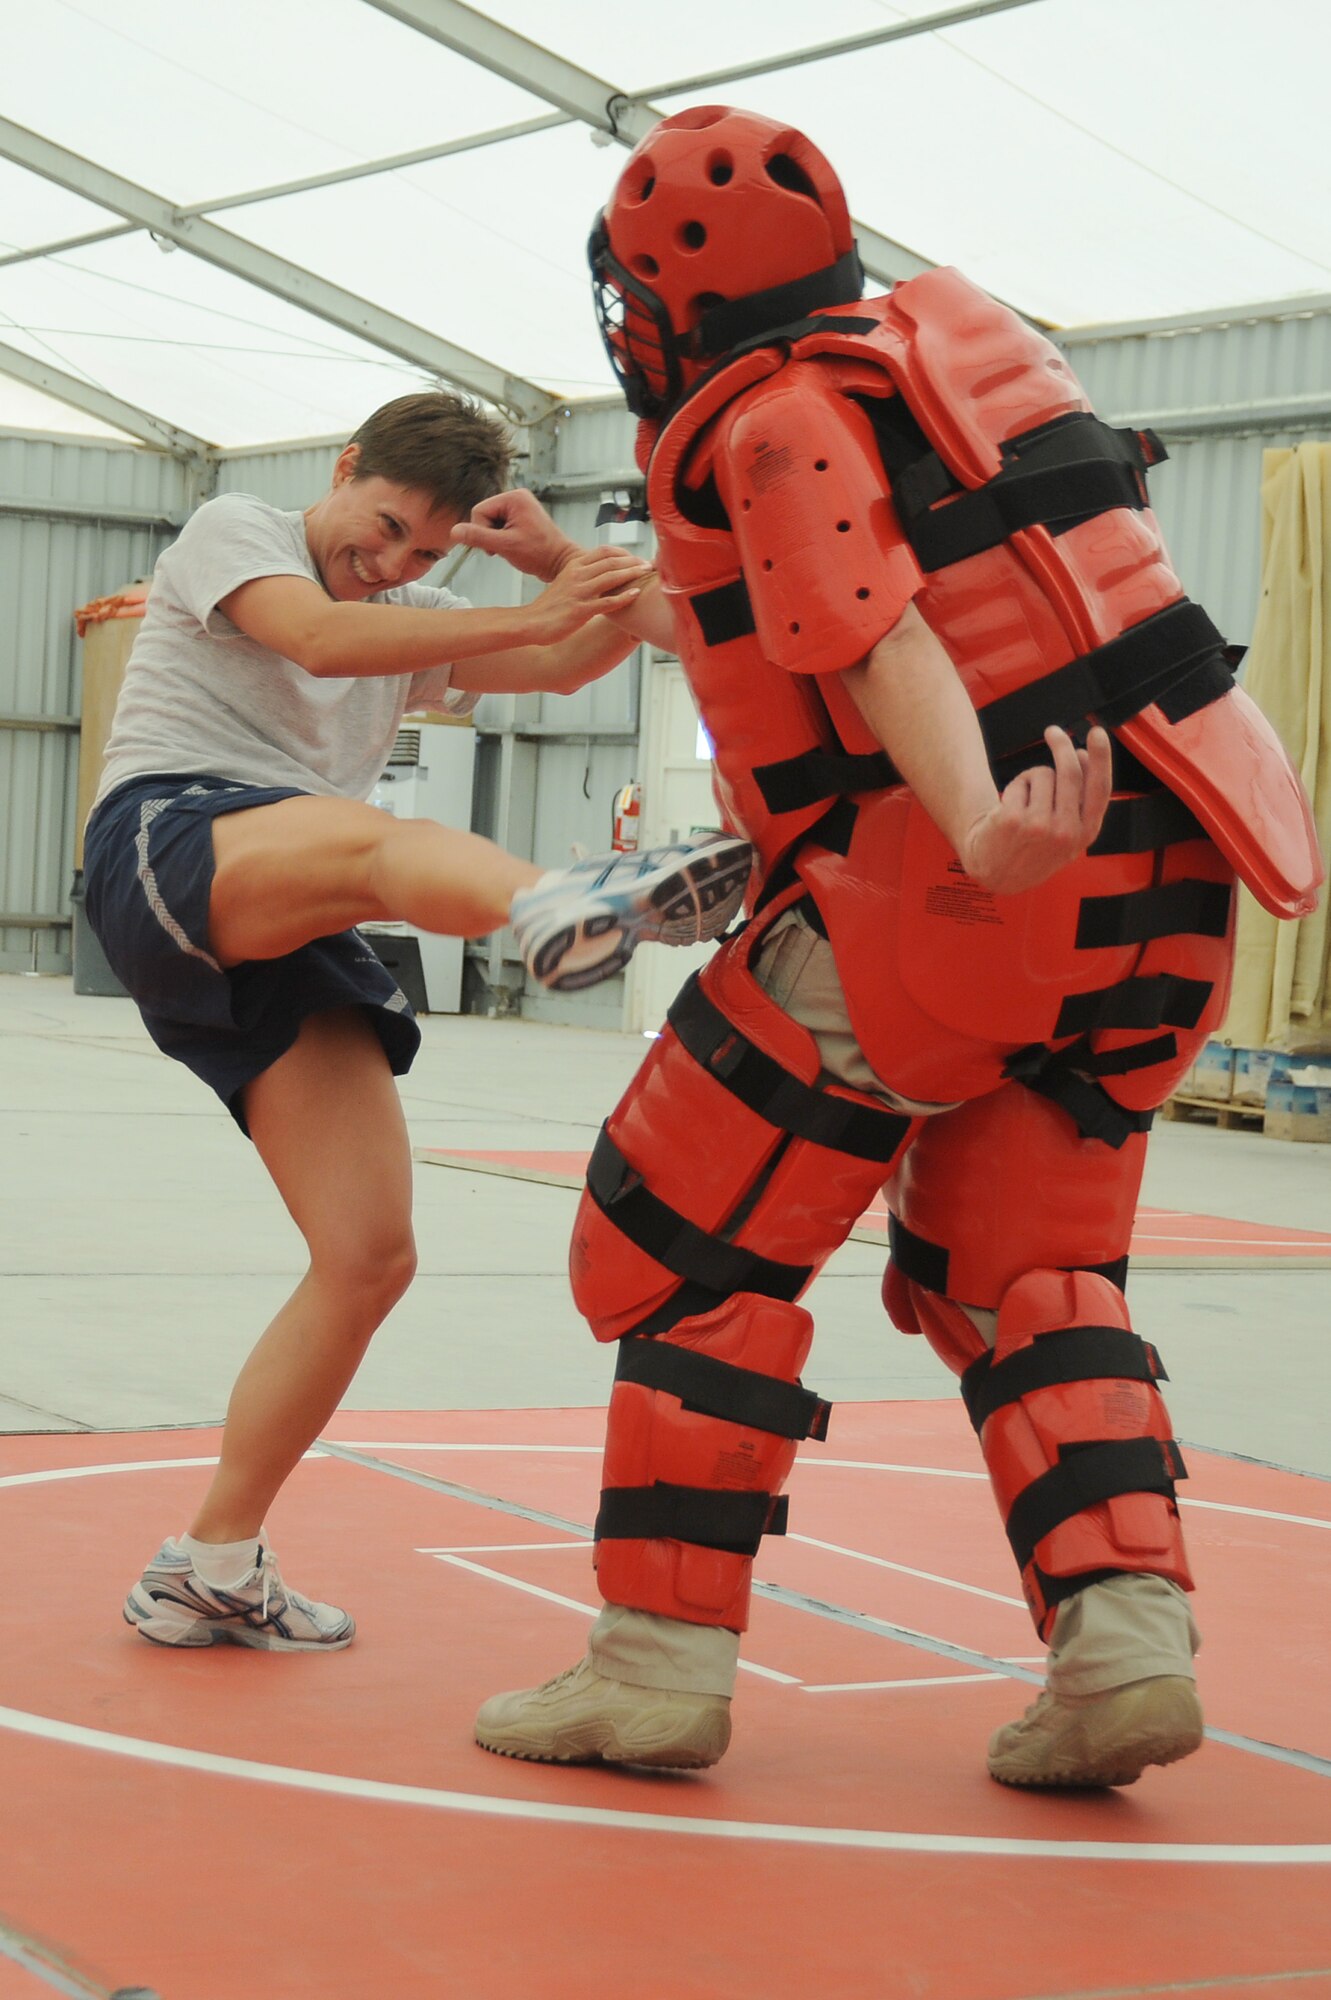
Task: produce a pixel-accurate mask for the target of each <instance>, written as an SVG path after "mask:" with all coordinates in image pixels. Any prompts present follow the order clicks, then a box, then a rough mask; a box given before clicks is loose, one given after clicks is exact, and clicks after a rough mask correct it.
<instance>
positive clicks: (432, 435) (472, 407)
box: [350, 389, 513, 520]
mask: <svg viewBox="0 0 1331 2000" xmlns="http://www.w3.org/2000/svg"><path fill="white" fill-rule="evenodd" d="M350 442H351V443H352V444H354V445H359V447H360V458H359V460H358V461H357V464H356V471H355V474H354V477H355V478H357V479H373V478H376V477H378V478H380V479H391V480H393V481H394V482H395V484H397V485H398V486H409V487H412V488H414V489H415V490H416V491H418V492H422V493H428V494H429V495H430V497H431V499H432V500H433V501H434V504H435V506H436V507H437V508H438V507H446V508H448V509H450V510H451V511H452V512H453V513H456V514H459V515H460V516H461V517H462V519H463V520H466V518H467V516H468V515H469V514H470V512H471V510H472V508H473V507H475V506H477V505H478V504H479V503H480V502H481V501H482V500H488V499H489V498H490V497H491V495H492V494H495V493H501V492H502V491H503V489H504V487H505V486H506V485H507V483H508V471H509V462H510V460H511V458H512V455H513V440H512V437H511V436H510V434H509V431H508V428H507V426H506V425H505V424H503V423H501V422H500V420H499V418H498V417H492V416H490V415H489V414H488V413H487V412H486V411H485V410H483V409H482V408H481V406H480V404H479V403H474V402H472V401H471V399H470V397H468V396H460V395H456V394H454V392H453V391H451V390H448V389H426V390H422V391H420V392H419V393H418V394H416V395H412V396H398V397H397V398H396V399H395V401H393V402H391V403H385V404H384V406H383V408H382V409H380V410H376V411H375V413H374V415H373V416H372V417H367V418H366V419H365V422H364V423H363V424H362V425H361V427H360V429H359V430H358V431H357V432H356V434H355V436H354V437H353V438H352V439H351V440H350Z"/></svg>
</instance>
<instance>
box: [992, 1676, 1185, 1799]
mask: <svg viewBox="0 0 1331 2000" xmlns="http://www.w3.org/2000/svg"><path fill="white" fill-rule="evenodd" d="M1148 1685H1149V1684H1148ZM1185 1690H1186V1691H1185ZM1152 1711H1155V1712H1154V1713H1152ZM1119 1729H1120V1730H1121V1731H1122V1732H1124V1733H1123V1734H1122V1735H1120V1737H1119V1740H1118V1741H1116V1742H1114V1743H1112V1744H1105V1745H1103V1746H1102V1747H1101V1748H1100V1749H1099V1750H1098V1751H1097V1750H1096V1749H1095V1747H1094V1746H1092V1745H1089V1744H1083V1745H1082V1746H1080V1749H1079V1751H1074V1750H1072V1749H1068V1750H1065V1751H1063V1752H1062V1753H1061V1754H1059V1753H1056V1754H1054V1755H1052V1756H1051V1759H1050V1762H1049V1764H1048V1765H1047V1766H1046V1767H1045V1768H1044V1769H1042V1770H1041V1769H1032V1768H1029V1767H1026V1768H1023V1766H1022V1765H1021V1764H1020V1762H1019V1761H1018V1760H1016V1759H1014V1760H1013V1761H1011V1762H1009V1763H1007V1764H1006V1766H1005V1764H1004V1758H1003V1754H1002V1753H1001V1752H1000V1753H999V1754H998V1755H997V1756H993V1757H991V1758H990V1759H989V1775H990V1777H991V1778H994V1779H996V1780H997V1782H998V1783H999V1784H1000V1785H1015V1786H1019V1787H1022V1788H1024V1789H1033V1790H1039V1789H1044V1790H1050V1789H1062V1790H1068V1791H1073V1790H1076V1791H1087V1790H1097V1791H1100V1790H1104V1789H1106V1788H1108V1787H1111V1786H1117V1785H1135V1784H1136V1782H1137V1780H1138V1778H1140V1776H1141V1775H1142V1772H1143V1771H1145V1770H1147V1769H1148V1768H1149V1766H1150V1765H1152V1764H1160V1765H1164V1764H1177V1763H1179V1762H1180V1761H1181V1760H1182V1759H1183V1758H1184V1757H1191V1755H1192V1754H1193V1752H1194V1751H1195V1750H1199V1749H1200V1748H1201V1746H1202V1742H1203V1739H1204V1736H1205V1731H1204V1729H1203V1727H1202V1711H1201V1704H1200V1703H1199V1701H1198V1699H1197V1695H1196V1692H1195V1690H1194V1689H1193V1688H1192V1685H1191V1683H1190V1682H1188V1683H1184V1686H1183V1688H1171V1689H1170V1690H1169V1691H1168V1694H1167V1695H1165V1696H1163V1697H1162V1696H1160V1695H1159V1694H1150V1693H1148V1692H1147V1690H1146V1689H1143V1690H1142V1691H1141V1693H1140V1694H1139V1695H1138V1696H1137V1698H1136V1699H1135V1701H1132V1702H1126V1701H1125V1703H1124V1704H1123V1707H1122V1711H1121V1720H1120V1721H1119Z"/></svg>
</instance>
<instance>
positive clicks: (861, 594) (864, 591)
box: [855, 584, 869, 597]
mask: <svg viewBox="0 0 1331 2000" xmlns="http://www.w3.org/2000/svg"><path fill="white" fill-rule="evenodd" d="M855 595H856V597H867V596H868V595H869V592H868V589H867V587H866V586H865V585H864V584H861V585H860V587H859V589H858V590H857V591H856V592H855Z"/></svg>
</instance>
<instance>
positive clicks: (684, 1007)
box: [666, 972, 910, 1167]
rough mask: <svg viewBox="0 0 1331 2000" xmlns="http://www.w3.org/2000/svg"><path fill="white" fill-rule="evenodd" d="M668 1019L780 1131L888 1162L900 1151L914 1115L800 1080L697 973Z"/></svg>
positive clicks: (706, 1065)
mask: <svg viewBox="0 0 1331 2000" xmlns="http://www.w3.org/2000/svg"><path fill="white" fill-rule="evenodd" d="M666 1019H667V1020H668V1021H669V1023H670V1026H671V1027H672V1028H673V1029H674V1031H675V1033H676V1035H677V1036H678V1037H679V1040H680V1042H681V1043H682V1045H683V1047H684V1048H685V1049H687V1050H688V1053H689V1054H690V1055H691V1056H692V1057H693V1060H694V1061H695V1062H696V1063H698V1064H700V1065H701V1067H702V1068H703V1069H705V1070H706V1071H707V1072H708V1074H709V1075H710V1076H714V1077H715V1078H716V1080H717V1082H718V1083H722V1084H724V1085H725V1087H726V1089H727V1090H728V1091H730V1092H731V1094H732V1095H733V1096H735V1097H737V1098H738V1099H739V1100H740V1102H741V1104H747V1106H748V1107H749V1109H750V1111H756V1112H757V1114H758V1116H759V1117H760V1118H764V1119H766V1121H767V1123H768V1124H769V1125H775V1126H776V1127H777V1129H778V1130H779V1131H782V1132H791V1133H793V1134H794V1135H795V1137H796V1138H799V1139H809V1140H812V1142H813V1144H814V1145H816V1146H828V1147H831V1148H833V1149H834V1150H835V1151H837V1152H839V1153H849V1154H850V1155H851V1156H852V1158H854V1159H857V1160H876V1161H878V1162H880V1163H881V1164H882V1165H883V1166H884V1167H886V1166H887V1165H889V1163H890V1162H891V1161H892V1160H893V1159H895V1158H896V1155H897V1154H898V1152H899V1151H900V1150H901V1142H902V1140H903V1139H904V1138H905V1137H906V1134H907V1133H908V1132H909V1130H910V1119H909V1118H903V1117H902V1116H901V1114H900V1113H899V1112H894V1111H885V1110H884V1111H880V1110H877V1109H876V1108H875V1107H873V1106H872V1105H866V1104H851V1103H849V1102H848V1101H847V1100H846V1099H845V1098H843V1097H833V1096H831V1095H829V1093H828V1092H827V1091H825V1090H818V1089H816V1088H815V1087H814V1086H813V1085H811V1084H807V1083H801V1082H800V1080H799V1078H798V1077H795V1076H791V1075H790V1073H789V1071H788V1070H784V1069H782V1067H781V1065H780V1063H778V1062H775V1061H774V1060H773V1058H772V1057H771V1056H769V1055H765V1054H764V1053H763V1051H762V1050H761V1049H760V1048H757V1047H755V1045H754V1044H753V1043H752V1042H751V1041H749V1040H748V1039H747V1037H746V1036H744V1035H742V1034H741V1033H740V1032H739V1030H738V1028H735V1027H733V1026H732V1025H731V1023H730V1022H729V1021H728V1020H727V1019H726V1017H725V1015H724V1014H723V1013H722V1012H721V1010H720V1008H719V1007H716V1006H714V1005H713V1003H712V1001H711V1000H709V998H708V997H707V995H706V994H705V993H704V992H703V990H702V987H701V986H700V984H699V981H698V974H697V973H696V972H695V973H693V974H692V976H691V977H690V978H689V979H688V980H686V982H685V984H684V986H683V988H682V989H681V991H680V992H679V994H678V995H677V996H676V998H675V1000H674V1001H673V1003H672V1004H671V1007H670V1011H669V1013H668V1014H667V1016H666Z"/></svg>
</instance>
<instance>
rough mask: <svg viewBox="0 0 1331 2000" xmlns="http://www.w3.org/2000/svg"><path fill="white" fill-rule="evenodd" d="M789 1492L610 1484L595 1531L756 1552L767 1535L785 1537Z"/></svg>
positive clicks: (601, 1535) (606, 1536)
mask: <svg viewBox="0 0 1331 2000" xmlns="http://www.w3.org/2000/svg"><path fill="white" fill-rule="evenodd" d="M788 1512H789V1508H788V1505H787V1502H786V1498H785V1496H784V1494H783V1495H782V1496H781V1498H780V1499H777V1498H776V1497H775V1496H774V1495H772V1494H771V1493H722V1492H718V1491H716V1490H715V1488H712V1487H708V1486H670V1485H667V1484H666V1482H665V1481H664V1480H658V1481H657V1482H656V1484H655V1485H654V1486H607V1487H606V1488H605V1490H604V1491H603V1492H602V1494H601V1511H600V1513H599V1514H598V1515H597V1516H596V1527H595V1530H594V1533H595V1536H596V1539H597V1541H598V1542H625V1541H632V1542H637V1541H643V1542H652V1541H660V1540H668V1541H672V1542H696V1543H697V1544H698V1546H699V1547H701V1548H704V1549H724V1550H725V1551H726V1553H727V1554H729V1555H734V1556H756V1555H757V1553H758V1544H759V1543H760V1542H761V1540H762V1538H763V1536H764V1535H784V1534H785V1532H786V1516H787V1514H788Z"/></svg>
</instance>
